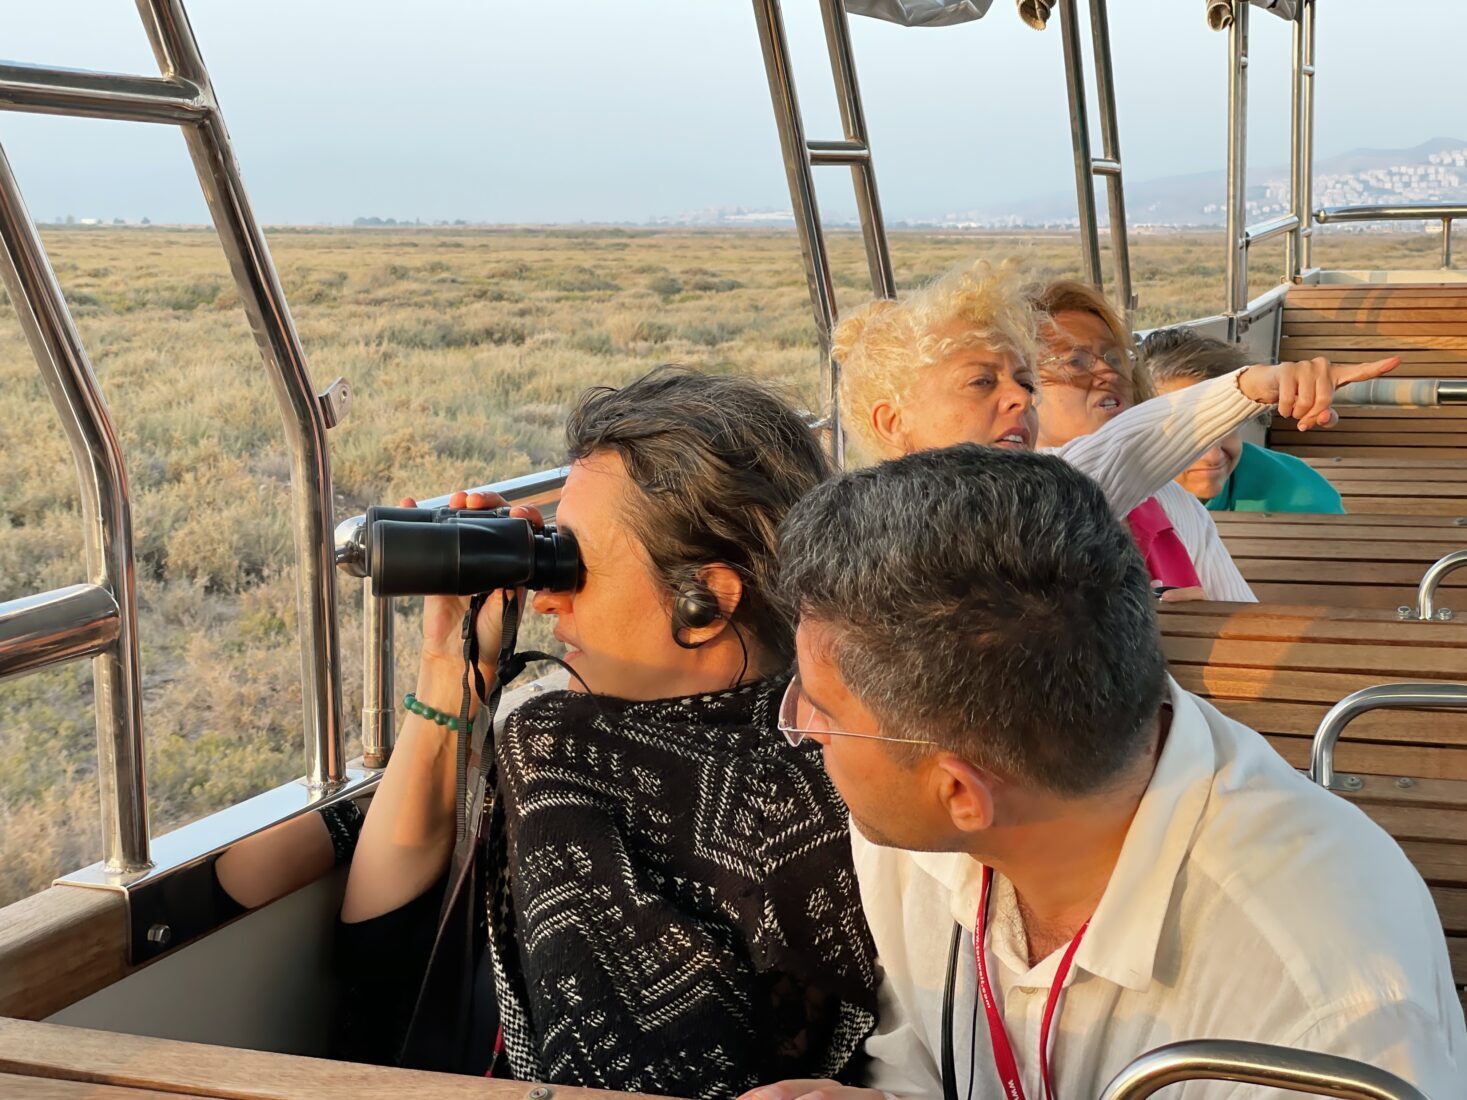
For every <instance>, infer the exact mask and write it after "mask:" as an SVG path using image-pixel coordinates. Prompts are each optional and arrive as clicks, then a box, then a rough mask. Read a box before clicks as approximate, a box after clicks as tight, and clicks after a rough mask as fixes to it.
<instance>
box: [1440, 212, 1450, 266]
mask: <svg viewBox="0 0 1467 1100" xmlns="http://www.w3.org/2000/svg"><path fill="white" fill-rule="evenodd" d="M1442 270H1443V271H1450V270H1452V219H1451V218H1443V219H1442Z"/></svg>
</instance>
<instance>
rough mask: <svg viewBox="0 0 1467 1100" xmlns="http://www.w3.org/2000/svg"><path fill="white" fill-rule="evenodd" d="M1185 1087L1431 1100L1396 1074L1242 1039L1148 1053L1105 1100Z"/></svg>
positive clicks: (1136, 1098) (1139, 1099)
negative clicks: (1199, 1084) (1202, 1084)
mask: <svg viewBox="0 0 1467 1100" xmlns="http://www.w3.org/2000/svg"><path fill="white" fill-rule="evenodd" d="M1182 1081H1236V1082H1238V1083H1240V1084H1245V1085H1268V1086H1271V1087H1273V1088H1279V1089H1287V1090H1289V1091H1291V1092H1302V1093H1306V1094H1309V1095H1313V1096H1334V1097H1339V1098H1341V1100H1428V1097H1427V1096H1426V1094H1425V1093H1423V1092H1422V1091H1421V1090H1420V1089H1418V1088H1416V1086H1414V1085H1411V1084H1408V1083H1407V1082H1405V1081H1403V1080H1401V1079H1400V1078H1399V1077H1397V1076H1396V1075H1395V1074H1394V1073H1387V1072H1386V1071H1385V1070H1383V1069H1377V1068H1376V1067H1375V1066H1368V1065H1366V1064H1365V1063H1363V1062H1356V1061H1353V1060H1352V1059H1349V1058H1342V1057H1340V1056H1339V1055H1337V1054H1320V1053H1318V1052H1316V1051H1312V1050H1295V1049H1293V1048H1292V1047H1278V1046H1271V1045H1269V1044H1267V1043H1248V1042H1242V1041H1240V1040H1237V1039H1191V1040H1188V1041H1186V1042H1181V1043H1168V1044H1167V1045H1166V1046H1164V1047H1157V1048H1156V1049H1155V1050H1152V1051H1148V1052H1147V1053H1145V1054H1143V1055H1141V1057H1139V1058H1137V1059H1136V1060H1135V1061H1134V1062H1132V1063H1131V1064H1130V1065H1128V1066H1127V1067H1126V1068H1125V1069H1123V1070H1121V1072H1120V1073H1118V1074H1116V1076H1115V1078H1114V1079H1113V1080H1112V1081H1111V1083H1110V1084H1108V1085H1107V1086H1106V1087H1105V1091H1104V1092H1102V1093H1101V1094H1100V1100H1145V1098H1146V1097H1148V1096H1150V1095H1151V1094H1152V1093H1154V1092H1156V1091H1157V1090H1158V1089H1163V1088H1166V1087H1167V1086H1168V1085H1175V1084H1178V1083H1180V1082H1182Z"/></svg>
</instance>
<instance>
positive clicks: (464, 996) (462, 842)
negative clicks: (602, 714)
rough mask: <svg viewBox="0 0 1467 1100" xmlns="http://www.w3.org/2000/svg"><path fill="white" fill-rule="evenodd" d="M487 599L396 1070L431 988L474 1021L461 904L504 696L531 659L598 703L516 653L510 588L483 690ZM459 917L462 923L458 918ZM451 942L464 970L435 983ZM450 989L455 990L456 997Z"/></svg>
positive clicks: (528, 655)
mask: <svg viewBox="0 0 1467 1100" xmlns="http://www.w3.org/2000/svg"><path fill="white" fill-rule="evenodd" d="M487 599H488V596H487V594H480V595H477V596H474V597H473V598H472V599H471V600H470V601H469V609H468V612H467V613H466V614H465V615H464V621H463V628H462V631H461V636H462V638H463V642H464V673H463V698H462V701H461V703H460V706H459V719H460V727H459V734H458V744H457V753H456V758H455V761H454V813H455V822H454V844H453V856H452V858H451V860H450V862H449V867H448V876H447V885H446V888H445V889H444V892H443V903H442V905H441V906H440V908H439V911H438V926H437V928H436V929H435V930H434V933H433V947H432V949H431V950H430V952H429V954H428V962H427V965H426V967H425V968H424V972H423V980H422V983H421V984H420V985H419V987H418V995H417V999H416V1001H415V1002H414V1005H413V1012H412V1016H411V1017H410V1018H409V1021H408V1027H407V1032H406V1034H405V1036H404V1038H403V1045H402V1049H401V1050H400V1051H399V1053H398V1064H399V1065H401V1064H402V1063H403V1061H404V1058H405V1056H406V1054H407V1051H408V1049H409V1045H410V1044H412V1043H413V1041H414V1038H415V1029H416V1028H417V1025H418V1024H419V1022H420V1020H421V1018H422V1016H423V1012H424V1007H425V1005H426V1003H427V998H428V996H429V987H430V985H432V986H434V988H435V989H436V990H438V991H439V993H440V994H445V995H448V996H455V997H456V1000H457V1011H456V1012H455V1013H454V1014H453V1015H452V1016H450V1017H449V1019H451V1020H453V1021H455V1023H456V1024H458V1025H459V1026H466V1024H467V1021H468V1020H469V1019H470V1018H471V1011H470V1007H471V1004H472V1001H473V977H474V969H475V968H474V965H473V948H474V939H473V928H474V920H473V918H472V916H471V915H469V914H467V913H465V911H464V908H463V902H464V900H465V896H464V895H465V890H466V889H467V890H468V891H469V892H470V897H469V898H468V899H467V900H468V901H469V903H470V905H471V906H472V904H473V900H472V894H473V893H474V890H475V888H474V887H473V886H471V883H473V882H474V881H476V878H477V876H476V875H475V874H474V871H475V868H476V866H477V863H476V858H477V854H478V850H479V840H480V838H481V836H482V835H483V829H484V821H485V818H486V816H487V815H486V813H485V810H486V808H487V807H488V806H490V805H492V803H491V802H490V792H491V790H492V789H493V787H494V784H495V782H496V779H495V775H494V750H493V746H492V744H491V739H492V736H493V730H494V718H495V715H496V713H497V712H498V710H499V702H500V698H501V697H502V696H503V694H504V689H505V687H506V686H508V685H509V683H510V682H511V681H513V680H514V679H515V678H516V677H518V676H519V674H520V673H521V672H523V671H524V670H525V668H526V666H527V665H529V664H531V663H532V662H535V661H553V662H554V663H555V664H558V665H560V666H561V667H562V668H564V669H565V670H566V671H567V672H569V673H570V674H571V675H572V676H574V677H575V678H576V679H577V680H578V681H580V684H581V687H582V688H584V689H585V690H586V693H587V694H588V695H589V696H590V697H591V698H592V699H595V695H594V694H592V693H591V689H590V686H589V685H588V684H587V683H586V681H585V680H584V679H582V678H581V675H580V674H579V673H578V672H576V671H575V669H573V668H571V667H570V666H569V665H567V664H566V663H565V662H564V661H562V660H561V659H560V658H559V657H555V656H553V655H552V654H549V653H541V652H538V651H535V650H526V651H524V652H516V646H517V644H518V642H519V628H520V609H521V605H520V600H521V596H520V593H519V592H517V591H513V590H512V591H507V592H505V593H504V618H503V621H502V633H501V636H500V638H501V640H500V643H499V654H498V657H497V658H496V661H495V674H494V687H493V689H492V690H488V691H487V692H486V688H487V685H486V684H485V683H484V674H483V672H482V671H481V669H480V668H479V639H478V633H477V631H476V630H475V624H476V623H477V622H478V618H479V613H480V611H481V610H482V609H483V607H484V602H485V601H486V600H487ZM470 691H472V692H474V693H475V695H477V696H478V698H479V701H480V703H481V704H482V705H481V706H480V707H479V712H478V714H477V715H475V717H474V721H473V723H472V725H470V723H469V709H470V704H471V701H472V697H471V696H470V695H469V692H470ZM456 917H457V918H458V919H455V918H456ZM450 939H452V940H454V944H453V948H454V950H453V951H451V952H448V953H447V954H448V957H450V958H452V957H455V956H457V957H458V959H459V962H460V966H459V973H458V974H456V975H449V976H447V977H446V978H443V979H440V980H439V981H438V982H437V983H435V982H434V969H433V968H434V964H435V963H436V962H437V961H438V959H439V957H440V954H441V953H442V952H441V951H440V949H441V948H443V947H444V945H445V944H446V943H447V941H449V940H450ZM445 983H446V985H445ZM447 986H451V987H453V989H449V988H447ZM453 990H456V994H455V993H454V992H453ZM443 1039H444V1040H446V1041H447V1042H448V1043H449V1045H454V1043H455V1041H457V1042H458V1043H467V1042H469V1041H470V1037H469V1036H467V1035H459V1036H456V1037H453V1038H450V1037H446V1036H445V1037H443Z"/></svg>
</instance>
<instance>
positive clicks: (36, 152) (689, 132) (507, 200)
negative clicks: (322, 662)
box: [0, 0, 1467, 223]
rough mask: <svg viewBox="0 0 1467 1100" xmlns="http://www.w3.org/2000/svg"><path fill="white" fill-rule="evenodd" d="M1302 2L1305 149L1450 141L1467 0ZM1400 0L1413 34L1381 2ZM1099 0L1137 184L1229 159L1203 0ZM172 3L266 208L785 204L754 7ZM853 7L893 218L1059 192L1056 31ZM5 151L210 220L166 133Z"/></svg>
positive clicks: (96, 1)
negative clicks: (1310, 49) (1313, 48)
mask: <svg viewBox="0 0 1467 1100" xmlns="http://www.w3.org/2000/svg"><path fill="white" fill-rule="evenodd" d="M785 6H786V8H787V9H788V11H787V15H786V17H787V19H788V21H789V28H790V34H791V38H792V39H793V46H794V50H795V55H796V77H797V80H798V82H799V89H800V93H801V96H802V98H803V100H804V106H805V113H806V117H807V125H808V130H809V134H810V136H811V137H837V136H839V134H838V132H837V130H838V127H837V125H836V121H835V108H834V99H833V96H832V94H831V91H830V79H829V76H828V73H829V69H828V66H827V64H826V62H825V56H824V46H823V41H822V37H821V33H820V26H819V17H818V9H817V6H816V4H815V3H814V0H786V5H785ZM1320 6H1321V8H1322V11H1321V12H1320V17H1319V66H1320V75H1319V78H1318V86H1319V96H1318V116H1317V133H1318V142H1317V148H1318V150H1319V153H1320V155H1321V156H1327V155H1329V154H1331V153H1336V152H1342V151H1344V150H1346V149H1350V148H1354V147H1358V146H1375V147H1392V148H1393V147H1405V146H1410V145H1415V144H1417V143H1418V142H1421V141H1424V140H1426V139H1428V138H1431V137H1438V136H1450V137H1456V136H1461V137H1464V139H1467V123H1464V122H1463V121H1462V119H1461V97H1462V92H1461V90H1460V76H1459V74H1460V62H1461V51H1462V43H1463V41H1464V34H1463V32H1464V30H1467V5H1464V4H1463V3H1462V0H1411V3H1410V4H1409V5H1404V4H1402V2H1401V0H1389V2H1382V0H1328V2H1327V3H1324V4H1321V5H1320ZM1402 6H1409V8H1410V10H1411V12H1412V25H1411V26H1408V25H1407V24H1406V22H1405V21H1404V20H1403V19H1402V18H1400V17H1398V16H1395V13H1396V12H1397V10H1398V8H1399V7H1402ZM1110 8H1111V20H1112V35H1113V40H1114V49H1115V60H1116V69H1117V82H1118V89H1119V99H1120V118H1121V143H1122V151H1123V154H1124V159H1125V164H1126V169H1127V173H1128V175H1129V176H1130V177H1131V178H1133V179H1136V180H1141V179H1148V178H1152V177H1155V176H1160V175H1171V174H1175V173H1183V172H1199V171H1206V170H1209V169H1217V168H1221V167H1222V165H1223V164H1224V157H1225V144H1224V143H1225V117H1226V115H1225V104H1226V59H1227V37H1226V35H1225V34H1215V33H1213V32H1211V31H1209V30H1208V29H1207V27H1206V25H1205V22H1204V19H1203V3H1202V0H1111V3H1110ZM0 9H3V25H4V44H3V47H0V49H3V52H4V55H5V56H6V57H7V58H8V59H11V60H17V61H25V62H32V63H37V64H49V65H60V66H66V67H73V68H99V69H111V70H115V71H133V72H156V68H155V66H154V64H153V60H152V55H151V53H150V51H149V50H148V47H147V43H146V41H145V39H144V37H143V34H142V30H141V27H140V25H139V23H138V20H137V17H136V13H135V12H134V10H133V6H132V4H131V3H128V2H127V0H46V2H45V3H29V2H23V0H0ZM189 10H190V13H191V16H192V21H193V25H194V28H195V31H196V32H197V34H198V37H199V40H200V45H201V47H202V49H203V53H204V58H205V60H206V61H207V62H208V64H209V66H210V70H211V72H212V73H213V77H214V82H215V86H216V88H217V90H218V94H219V98H220V102H221V104H222V106H223V109H224V114H225V118H226V120H227V122H228V124H229V127H230V131H231V133H232V134H233V136H234V139H235V144H236V150H237V152H238V155H239V159H240V162H241V164H242V167H243V171H244V177H245V181H246V184H247V186H248V188H249V191H250V194H251V197H252V199H253V200H254V203H255V207H256V210H257V213H258V214H259V216H260V218H261V219H262V220H264V221H266V222H270V223H284V222H300V223H319V222H347V221H350V220H351V219H352V218H353V217H357V216H361V215H377V216H381V217H388V216H391V217H398V218H412V217H421V218H423V219H425V220H432V219H439V218H446V219H452V218H467V219H469V220H475V221H478V220H483V221H501V222H524V221H575V220H588V221H594V220H631V221H641V220H643V219H646V218H649V217H653V216H657V215H663V214H675V213H677V212H679V211H684V210H694V209H701V208H705V207H715V206H723V207H728V206H745V207H750V208H756V209H757V208H765V209H767V208H776V209H786V208H788V205H789V198H788V192H787V191H786V189H785V181H784V174H783V171H782V169H781V167H780V160H779V150H778V143H777V140H776V137H775V130H774V123H773V116H772V111H771V108H770V102H769V94H768V89H767V85H766V84H765V80H764V75H763V69H762V65H761V62H760V56H759V46H758V38H757V34H756V31H755V25H754V18H753V13H752V5H751V4H750V3H749V2H748V0H516V2H513V3H511V2H508V0H411V2H409V3H403V2H402V0H391V2H388V0H247V2H245V0H193V2H192V3H190V4H189ZM1387 12H1390V13H1392V14H1391V15H1389V16H1388V15H1387V14H1386V13H1387ZM852 22H853V25H854V33H855V44H856V51H857V63H858V66H859V72H860V78H861V82H862V86H863V92H864V94H865V101H866V104H867V109H868V114H869V118H870V125H871V130H872V136H873V145H874V149H875V155H876V164H877V171H878V178H879V180H880V185H881V188H882V195H883V202H884V205H885V207H886V210H887V215H888V217H889V218H890V219H893V220H894V219H898V218H902V217H922V216H931V215H938V214H942V213H945V212H949V211H959V210H971V209H984V208H991V207H992V206H994V205H995V204H999V205H1001V204H1002V201H1003V200H1005V199H1011V198H1014V197H1021V196H1025V195H1035V194H1047V193H1051V192H1064V191H1066V190H1068V189H1070V188H1071V187H1072V186H1073V176H1072V169H1071V163H1070V145H1069V130H1068V122H1067V115H1066V109H1065V94H1064V78H1063V68H1062V64H1061V44H1060V39H1059V34H1058V25H1057V23H1052V25H1051V26H1050V28H1049V30H1047V31H1045V32H1043V33H1038V32H1035V31H1032V30H1030V29H1029V28H1028V27H1025V26H1024V25H1023V24H1021V23H1020V22H1019V20H1018V18H1017V16H1016V15H1015V13H1014V11H1013V3H1012V0H996V2H995V4H994V7H993V10H992V11H991V12H990V14H989V15H988V17H987V18H985V19H983V20H981V21H980V22H978V23H976V24H971V25H968V26H963V27H956V28H945V29H929V30H910V29H905V28H900V27H895V26H891V25H888V24H883V23H879V22H876V21H873V20H870V19H864V18H861V19H853V20H852ZM1421 28H1427V29H1425V30H1422V29H1421ZM1433 28H1435V29H1433ZM1253 38H1254V46H1253V53H1254V59H1253V65H1252V68H1251V72H1252V78H1253V79H1252V89H1251V92H1252V97H1253V109H1252V112H1251V126H1252V141H1251V152H1250V157H1251V158H1252V163H1254V164H1255V165H1258V166H1260V167H1261V166H1267V165H1274V164H1279V163H1282V162H1284V161H1285V159H1286V156H1287V152H1286V146H1285V142H1286V139H1287V133H1288V102H1289V101H1288V87H1289V74H1288V59H1289V56H1290V53H1289V51H1290V46H1289V27H1288V25H1287V24H1285V23H1283V22H1281V21H1279V20H1277V19H1275V18H1274V17H1272V16H1268V15H1264V14H1261V13H1255V16H1254V19H1253ZM0 143H3V145H4V147H5V149H6V151H7V152H8V154H9V156H10V158H11V162H12V164H13V166H14V167H15V169H16V172H17V174H18V175H19V177H20V183H21V186H22V188H23V190H24V192H25V195H26V198H27V202H28V204H29V206H30V208H31V211H32V213H33V214H34V216H35V217H36V218H37V219H38V220H43V221H45V220H51V219H54V218H57V217H60V216H62V215H65V214H68V213H69V214H74V215H76V216H77V217H83V216H93V217H96V216H100V217H105V218H112V217H123V218H129V219H132V218H138V217H142V216H148V217H151V218H152V219H153V220H154V221H203V220H205V219H206V213H205V210H204V206H203V202H202V200H201V199H200V198H199V197H198V191H197V186H196V184H195V181H194V178H193V174H192V169H191V167H190V165H189V162H188V158H187V156H186V154H185V152H184V148H183V142H182V139H181V138H180V137H179V136H178V134H177V133H176V132H174V131H173V129H172V128H171V127H161V126H160V127H151V126H141V125H128V124H120V123H100V122H91V121H85V120H76V119H56V118H49V117H44V116H26V115H15V114H0ZM818 178H820V179H821V180H822V184H821V196H822V202H823V204H824V205H825V207H826V208H827V210H829V211H830V212H832V213H838V212H843V211H848V210H849V209H850V208H851V205H852V204H851V199H850V189H849V174H848V173H846V172H844V171H842V170H839V169H825V170H823V171H821V172H820V173H818ZM1220 197H1221V196H1220Z"/></svg>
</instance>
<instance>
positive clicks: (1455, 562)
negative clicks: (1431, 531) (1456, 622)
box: [1416, 550, 1467, 619]
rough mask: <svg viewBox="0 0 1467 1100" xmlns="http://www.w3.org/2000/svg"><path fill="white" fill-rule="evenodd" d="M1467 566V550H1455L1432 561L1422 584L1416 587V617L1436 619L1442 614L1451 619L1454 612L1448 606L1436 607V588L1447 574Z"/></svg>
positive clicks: (1443, 616) (1444, 617)
mask: <svg viewBox="0 0 1467 1100" xmlns="http://www.w3.org/2000/svg"><path fill="white" fill-rule="evenodd" d="M1464 566H1467V550H1453V551H1452V552H1451V553H1450V554H1448V555H1447V556H1446V557H1444V558H1439V559H1438V560H1437V561H1435V562H1433V563H1432V566H1431V568H1430V569H1428V570H1427V571H1426V575H1425V576H1423V577H1422V578H1421V586H1420V587H1419V588H1417V589H1416V617H1417V618H1418V619H1434V618H1436V617H1437V616H1438V615H1440V616H1441V617H1442V618H1443V619H1450V618H1451V617H1452V613H1451V612H1450V611H1448V610H1447V609H1446V608H1444V607H1443V608H1440V609H1438V608H1437V607H1436V590H1437V588H1438V587H1439V586H1440V585H1441V583H1442V581H1444V580H1446V578H1447V575H1448V574H1450V573H1455V572H1456V571H1457V570H1458V569H1461V568H1463V567H1464Z"/></svg>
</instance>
